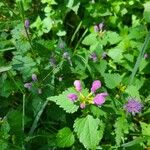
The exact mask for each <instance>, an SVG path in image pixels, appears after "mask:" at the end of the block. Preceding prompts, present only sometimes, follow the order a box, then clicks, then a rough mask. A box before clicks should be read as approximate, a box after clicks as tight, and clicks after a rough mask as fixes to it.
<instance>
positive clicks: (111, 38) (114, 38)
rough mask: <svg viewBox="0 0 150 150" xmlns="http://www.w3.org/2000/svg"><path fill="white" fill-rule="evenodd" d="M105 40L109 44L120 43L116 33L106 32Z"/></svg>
mask: <svg viewBox="0 0 150 150" xmlns="http://www.w3.org/2000/svg"><path fill="white" fill-rule="evenodd" d="M106 34H107V40H108V41H109V43H110V44H112V45H113V44H117V43H118V42H120V41H121V37H120V36H119V34H117V33H116V32H112V31H108V32H107V33H106Z"/></svg>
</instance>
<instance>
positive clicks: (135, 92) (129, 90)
mask: <svg viewBox="0 0 150 150" xmlns="http://www.w3.org/2000/svg"><path fill="white" fill-rule="evenodd" d="M125 92H126V93H128V94H129V95H130V96H131V97H136V98H140V94H139V91H138V88H137V87H136V86H134V85H129V86H128V87H127V88H126V90H125Z"/></svg>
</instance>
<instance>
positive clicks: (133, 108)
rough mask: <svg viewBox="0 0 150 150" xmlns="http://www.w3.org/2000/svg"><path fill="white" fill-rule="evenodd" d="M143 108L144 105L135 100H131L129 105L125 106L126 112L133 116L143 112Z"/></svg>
mask: <svg viewBox="0 0 150 150" xmlns="http://www.w3.org/2000/svg"><path fill="white" fill-rule="evenodd" d="M142 107H143V105H142V103H141V102H139V101H137V100H136V99H133V98H131V99H129V100H128V102H127V104H125V106H124V108H125V109H126V111H127V112H129V113H131V114H132V115H135V114H136V113H139V112H141V110H142Z"/></svg>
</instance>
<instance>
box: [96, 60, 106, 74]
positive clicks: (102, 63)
mask: <svg viewBox="0 0 150 150" xmlns="http://www.w3.org/2000/svg"><path fill="white" fill-rule="evenodd" d="M95 68H96V70H97V71H98V72H99V73H101V75H102V76H103V74H104V72H105V70H106V69H107V61H106V60H101V61H100V63H96V64H95Z"/></svg>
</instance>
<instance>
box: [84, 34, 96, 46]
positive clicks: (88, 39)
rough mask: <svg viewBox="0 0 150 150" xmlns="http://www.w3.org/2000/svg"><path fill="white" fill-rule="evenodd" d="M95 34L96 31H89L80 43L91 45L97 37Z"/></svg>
mask: <svg viewBox="0 0 150 150" xmlns="http://www.w3.org/2000/svg"><path fill="white" fill-rule="evenodd" d="M96 36H97V34H96V33H91V34H89V35H88V36H86V37H85V38H84V40H83V41H82V44H84V45H93V44H95V43H96V41H97V39H96Z"/></svg>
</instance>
